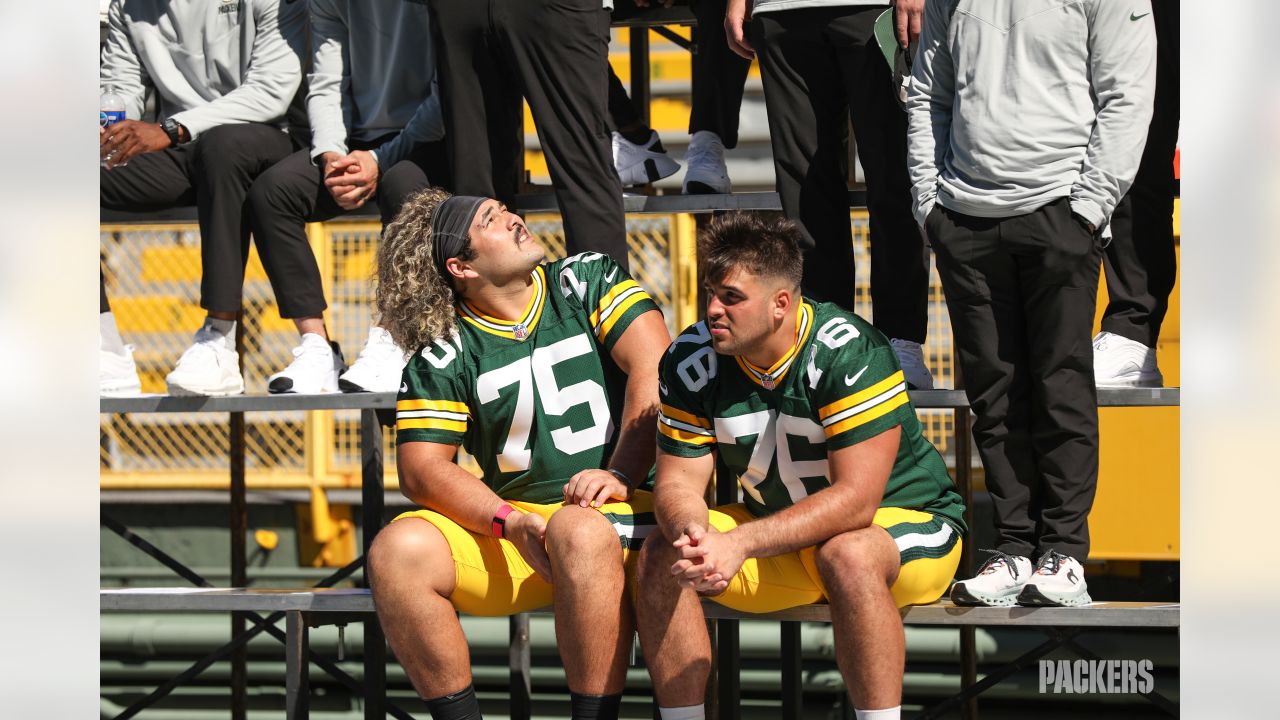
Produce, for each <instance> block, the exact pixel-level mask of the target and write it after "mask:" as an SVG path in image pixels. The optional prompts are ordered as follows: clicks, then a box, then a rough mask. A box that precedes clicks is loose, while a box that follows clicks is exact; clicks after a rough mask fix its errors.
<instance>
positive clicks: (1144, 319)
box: [1093, 0, 1179, 387]
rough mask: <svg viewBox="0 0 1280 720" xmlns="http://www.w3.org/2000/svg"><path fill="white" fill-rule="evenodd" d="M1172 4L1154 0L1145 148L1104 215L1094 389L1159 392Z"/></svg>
mask: <svg viewBox="0 0 1280 720" xmlns="http://www.w3.org/2000/svg"><path fill="white" fill-rule="evenodd" d="M1178 15H1179V12H1178V3H1176V2H1168V0H1163V1H1161V0H1156V1H1155V2H1152V3H1151V17H1152V18H1153V19H1154V20H1155V24H1156V97H1155V105H1154V108H1153V112H1152V114H1151V127H1150V129H1149V130H1148V132H1147V144H1146V147H1145V148H1144V149H1143V151H1142V162H1141V164H1139V165H1138V174H1137V176H1136V177H1134V179H1133V187H1131V188H1129V192H1128V193H1127V194H1125V196H1124V199H1122V200H1121V201H1120V204H1119V205H1117V206H1116V211H1115V213H1113V214H1112V216H1111V235H1112V237H1111V243H1110V244H1109V245H1107V247H1106V249H1105V251H1104V252H1103V255H1102V267H1103V270H1104V271H1105V272H1106V276H1107V298H1108V302H1107V307H1106V309H1105V310H1103V311H1102V329H1101V332H1099V333H1098V334H1097V335H1096V336H1094V338H1093V375H1094V378H1095V380H1096V381H1097V383H1098V387H1162V386H1163V385H1164V376H1163V375H1162V374H1161V373H1160V366H1159V365H1158V364H1157V362H1156V343H1158V342H1159V341H1160V326H1161V325H1162V324H1163V323H1164V316H1165V313H1167V312H1168V310H1169V294H1170V293H1172V292H1173V284H1174V282H1175V280H1176V279H1177V276H1178V254H1177V251H1176V250H1175V249H1174V243H1173V198H1174V195H1176V194H1177V181H1176V180H1175V179H1174V176H1173V158H1174V154H1175V153H1176V152H1177V149H1178V112H1179V110H1178V108H1179V94H1178V77H1179V72H1178V25H1179V22H1178Z"/></svg>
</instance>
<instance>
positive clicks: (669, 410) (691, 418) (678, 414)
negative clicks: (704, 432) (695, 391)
mask: <svg viewBox="0 0 1280 720" xmlns="http://www.w3.org/2000/svg"><path fill="white" fill-rule="evenodd" d="M660 412H661V413H662V414H663V415H666V416H667V417H669V418H671V419H672V420H679V421H680V422H682V423H685V424H686V425H696V426H698V427H700V428H706V429H708V430H710V429H711V421H710V420H707V419H706V418H700V417H698V416H697V415H691V414H689V413H687V412H685V411H683V410H681V409H679V408H673V407H671V406H670V405H668V404H666V403H662V405H661V409H660Z"/></svg>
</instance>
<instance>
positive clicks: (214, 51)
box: [99, 0, 306, 138]
mask: <svg viewBox="0 0 1280 720" xmlns="http://www.w3.org/2000/svg"><path fill="white" fill-rule="evenodd" d="M305 22H306V7H305V2H304V1H303V0H298V1H296V2H293V3H286V2H284V0H112V2H111V8H110V10H108V12H107V42H106V45H105V47H104V48H103V50H102V65H101V69H100V71H99V73H100V75H99V78H100V81H101V83H102V85H104V86H105V85H111V86H113V87H114V88H115V91H116V93H117V94H119V95H120V96H121V97H122V98H123V99H124V103H125V112H126V113H127V116H128V117H129V118H131V119H140V118H141V117H142V112H143V107H144V105H145V102H146V92H147V88H148V86H152V87H154V88H155V89H156V94H157V98H156V114H157V115H158V117H159V118H160V119H163V118H168V117H172V118H173V119H175V120H177V121H178V122H180V123H182V125H183V126H184V127H186V128H187V130H188V131H190V133H191V137H192V138H195V137H199V135H200V133H202V132H204V131H206V130H208V129H210V128H213V127H216V126H218V125H225V124H228V123H247V122H261V123H269V124H273V125H276V126H277V127H283V126H284V115H285V111H286V110H287V109H288V107H289V103H290V101H291V100H292V99H293V96H294V93H296V92H297V90H298V85H299V84H300V83H301V82H302V63H301V61H300V60H299V53H300V52H301V51H302V46H303V43H304V42H305V39H306V35H305V33H306V26H305Z"/></svg>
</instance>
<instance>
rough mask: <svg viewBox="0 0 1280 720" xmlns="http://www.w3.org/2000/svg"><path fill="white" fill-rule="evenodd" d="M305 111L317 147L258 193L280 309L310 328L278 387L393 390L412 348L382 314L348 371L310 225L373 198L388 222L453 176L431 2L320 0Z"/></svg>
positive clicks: (313, 14) (254, 206) (274, 171)
mask: <svg viewBox="0 0 1280 720" xmlns="http://www.w3.org/2000/svg"><path fill="white" fill-rule="evenodd" d="M309 8H310V11H309V12H310V18H311V47H312V61H311V72H310V74H309V75H308V76H307V119H308V120H309V121H310V124H311V145H310V147H307V148H303V149H301V150H299V151H297V152H295V153H293V154H292V155H290V156H289V157H287V158H285V159H284V160H282V161H280V162H279V163H277V164H276V165H274V166H273V167H272V168H271V169H270V170H268V171H266V172H265V173H263V174H262V176H261V177H259V178H258V180H257V182H255V183H254V185H253V188H252V189H251V190H250V191H249V205H248V211H249V217H250V220H251V223H252V227H253V235H254V237H255V238H256V240H257V243H258V251H259V253H261V255H262V262H263V266H264V267H265V268H266V270H267V273H268V274H269V275H270V276H271V278H272V280H273V281H275V280H276V278H279V282H278V286H279V287H286V282H287V283H288V285H287V287H288V289H289V291H288V292H282V291H280V292H277V301H278V304H279V306H280V313H281V315H282V316H283V317H288V318H293V319H294V322H295V324H296V325H297V326H298V332H299V334H300V335H301V336H302V342H301V344H300V345H299V347H298V349H297V350H296V351H295V352H294V355H295V358H294V360H293V362H292V363H291V364H290V365H289V367H287V368H285V369H284V370H282V371H280V372H278V373H276V374H275V375H272V376H271V377H270V378H268V381H267V389H268V390H269V391H271V392H304V393H314V392H336V391H337V390H339V389H341V390H343V391H346V392H361V391H367V392H395V389H396V388H397V387H398V386H399V384H400V371H401V370H402V369H404V364H405V362H406V361H407V359H408V358H407V356H406V353H405V351H404V350H402V349H401V348H399V347H398V346H396V344H395V343H394V342H393V341H392V340H391V336H390V335H388V334H387V332H386V330H384V329H383V328H382V327H380V326H379V325H378V324H377V323H376V322H375V323H374V324H373V326H372V327H371V328H370V330H369V337H368V341H367V342H366V344H365V347H364V349H363V350H361V351H360V355H359V356H358V357H357V358H356V361H355V363H353V364H352V365H351V367H350V368H349V369H347V370H346V372H343V373H342V374H341V376H339V375H338V367H337V363H335V358H334V356H333V352H334V351H333V350H332V349H331V347H330V344H329V338H328V334H327V333H326V330H325V325H324V318H323V316H322V314H321V313H323V312H324V309H325V307H326V303H325V298H324V287H323V285H322V283H321V279H320V268H319V266H318V265H317V264H316V258H315V254H314V253H313V252H312V250H311V245H310V243H309V242H308V241H307V235H306V223H308V222H319V221H324V220H328V219H330V218H333V217H336V216H338V215H340V214H342V213H344V212H346V211H348V210H354V209H357V208H359V207H362V206H363V205H364V204H365V203H367V202H369V201H370V200H373V201H375V202H376V203H377V205H378V210H379V214H380V215H381V218H382V225H383V227H386V226H387V224H389V223H390V222H391V221H392V220H393V219H395V216H396V213H398V212H399V211H400V206H401V205H402V204H403V203H404V201H405V199H406V198H407V197H409V195H411V194H412V193H414V192H416V191H419V190H423V189H425V188H427V187H428V186H429V185H432V184H435V185H444V184H447V183H446V182H445V181H446V179H447V165H448V163H447V160H446V158H445V156H444V147H443V142H442V138H443V137H444V122H443V119H442V118H441V112H440V94H439V92H437V90H436V88H435V85H434V79H435V53H434V49H433V45H432V41H431V23H430V20H429V16H428V11H427V7H426V6H425V5H423V4H420V3H411V2H404V0H311V2H310V3H309Z"/></svg>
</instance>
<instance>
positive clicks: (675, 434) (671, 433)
mask: <svg viewBox="0 0 1280 720" xmlns="http://www.w3.org/2000/svg"><path fill="white" fill-rule="evenodd" d="M658 432H660V433H662V434H663V435H666V436H667V437H669V438H671V439H672V440H675V441H676V442H682V443H685V444H687V445H710V444H711V443H713V442H715V441H716V439H715V438H714V437H712V436H710V435H694V434H693V433H688V432H685V431H683V430H677V429H676V428H673V427H671V426H669V425H663V424H662V423H659V424H658Z"/></svg>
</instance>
